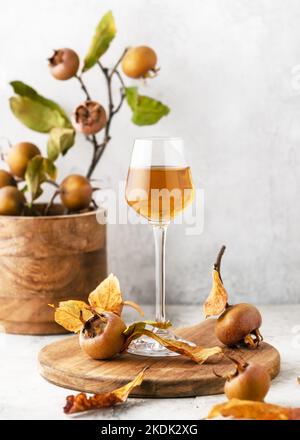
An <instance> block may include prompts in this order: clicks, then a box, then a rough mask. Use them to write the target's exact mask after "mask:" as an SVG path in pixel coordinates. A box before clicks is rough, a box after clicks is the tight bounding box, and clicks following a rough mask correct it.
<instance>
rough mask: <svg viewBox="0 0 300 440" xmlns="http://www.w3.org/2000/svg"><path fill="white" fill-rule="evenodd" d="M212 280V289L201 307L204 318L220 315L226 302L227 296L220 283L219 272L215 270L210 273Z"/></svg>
mask: <svg viewBox="0 0 300 440" xmlns="http://www.w3.org/2000/svg"><path fill="white" fill-rule="evenodd" d="M212 279H213V282H212V288H211V291H210V294H209V296H208V297H207V300H206V301H205V303H204V306H203V309H204V315H205V317H206V318H207V317H208V316H212V315H219V314H220V313H222V312H223V311H224V309H225V307H226V304H227V302H228V294H227V292H226V289H225V287H224V285H223V283H222V281H221V278H220V274H219V272H218V271H217V270H215V269H214V270H213V272H212Z"/></svg>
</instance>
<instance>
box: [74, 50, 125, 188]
mask: <svg viewBox="0 0 300 440" xmlns="http://www.w3.org/2000/svg"><path fill="white" fill-rule="evenodd" d="M127 50H128V49H125V50H124V51H123V53H122V55H121V56H120V58H119V59H118V60H117V62H116V64H115V65H114V67H113V68H112V69H111V70H109V69H108V68H107V67H104V66H103V65H102V63H101V61H100V60H98V61H97V65H98V66H99V68H100V70H101V72H102V74H103V75H104V78H105V81H106V85H107V94H108V111H107V122H106V125H105V129H104V135H103V140H102V142H100V143H99V142H98V140H97V138H96V136H95V135H92V136H87V137H86V139H87V141H88V142H90V143H91V144H92V145H93V149H94V150H93V155H92V161H91V164H90V166H89V168H88V172H87V174H86V176H87V178H88V179H90V178H91V176H92V174H93V172H94V170H95V168H96V166H97V164H98V163H99V161H100V159H101V157H102V155H103V153H104V151H105V148H106V146H107V144H108V143H109V141H110V139H111V136H110V128H111V123H112V119H113V117H114V115H115V114H116V113H118V111H119V110H120V109H121V107H122V104H123V101H124V98H125V92H124V90H125V83H124V81H123V78H122V76H121V74H120V72H119V71H118V70H117V69H118V66H119V64H120V63H121V62H122V59H123V58H124V56H125V54H126V52H127ZM114 75H116V76H117V77H118V79H119V81H120V83H121V86H122V87H121V89H120V93H121V96H120V101H119V104H118V105H117V107H115V106H114V102H113V97H112V79H113V76H114ZM77 79H78V80H79V82H80V84H81V88H82V89H83V91H84V92H85V94H86V96H87V97H88V99H90V95H89V93H88V91H87V89H86V87H85V85H84V83H83V81H82V78H81V77H77Z"/></svg>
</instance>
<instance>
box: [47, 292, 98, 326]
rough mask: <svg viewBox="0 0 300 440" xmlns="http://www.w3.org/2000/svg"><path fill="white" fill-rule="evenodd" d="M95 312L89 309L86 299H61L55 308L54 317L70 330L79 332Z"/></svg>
mask: <svg viewBox="0 0 300 440" xmlns="http://www.w3.org/2000/svg"><path fill="white" fill-rule="evenodd" d="M92 316H93V313H92V312H91V311H90V310H88V305H87V304H86V303H85V302H84V301H75V300H74V301H73V300H70V301H60V303H59V306H58V307H57V308H56V309H55V314H54V319H55V321H56V322H57V324H60V325H61V326H62V327H64V328H65V329H66V330H69V331H70V332H74V333H79V332H80V330H81V328H82V326H83V323H84V322H85V321H87V320H88V319H90V318H91V317H92Z"/></svg>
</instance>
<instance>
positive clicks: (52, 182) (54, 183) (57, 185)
mask: <svg viewBox="0 0 300 440" xmlns="http://www.w3.org/2000/svg"><path fill="white" fill-rule="evenodd" d="M45 183H49V185H52V186H55V188H58V187H59V184H58V183H57V182H55V181H54V180H50V179H48V180H45Z"/></svg>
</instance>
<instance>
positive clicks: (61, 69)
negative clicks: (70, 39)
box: [49, 48, 80, 81]
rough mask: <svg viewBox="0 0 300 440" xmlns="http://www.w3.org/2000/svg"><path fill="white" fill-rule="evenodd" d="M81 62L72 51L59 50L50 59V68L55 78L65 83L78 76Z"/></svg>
mask: <svg viewBox="0 0 300 440" xmlns="http://www.w3.org/2000/svg"><path fill="white" fill-rule="evenodd" d="M79 64H80V60H79V57H78V55H77V53H76V52H75V51H74V50H72V49H67V48H64V49H58V50H55V51H54V54H53V55H52V57H51V58H49V68H50V72H51V74H52V75H53V76H54V78H56V79H59V80H62V81H65V80H67V79H70V78H72V77H73V76H75V75H76V73H77V71H78V69H79Z"/></svg>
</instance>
